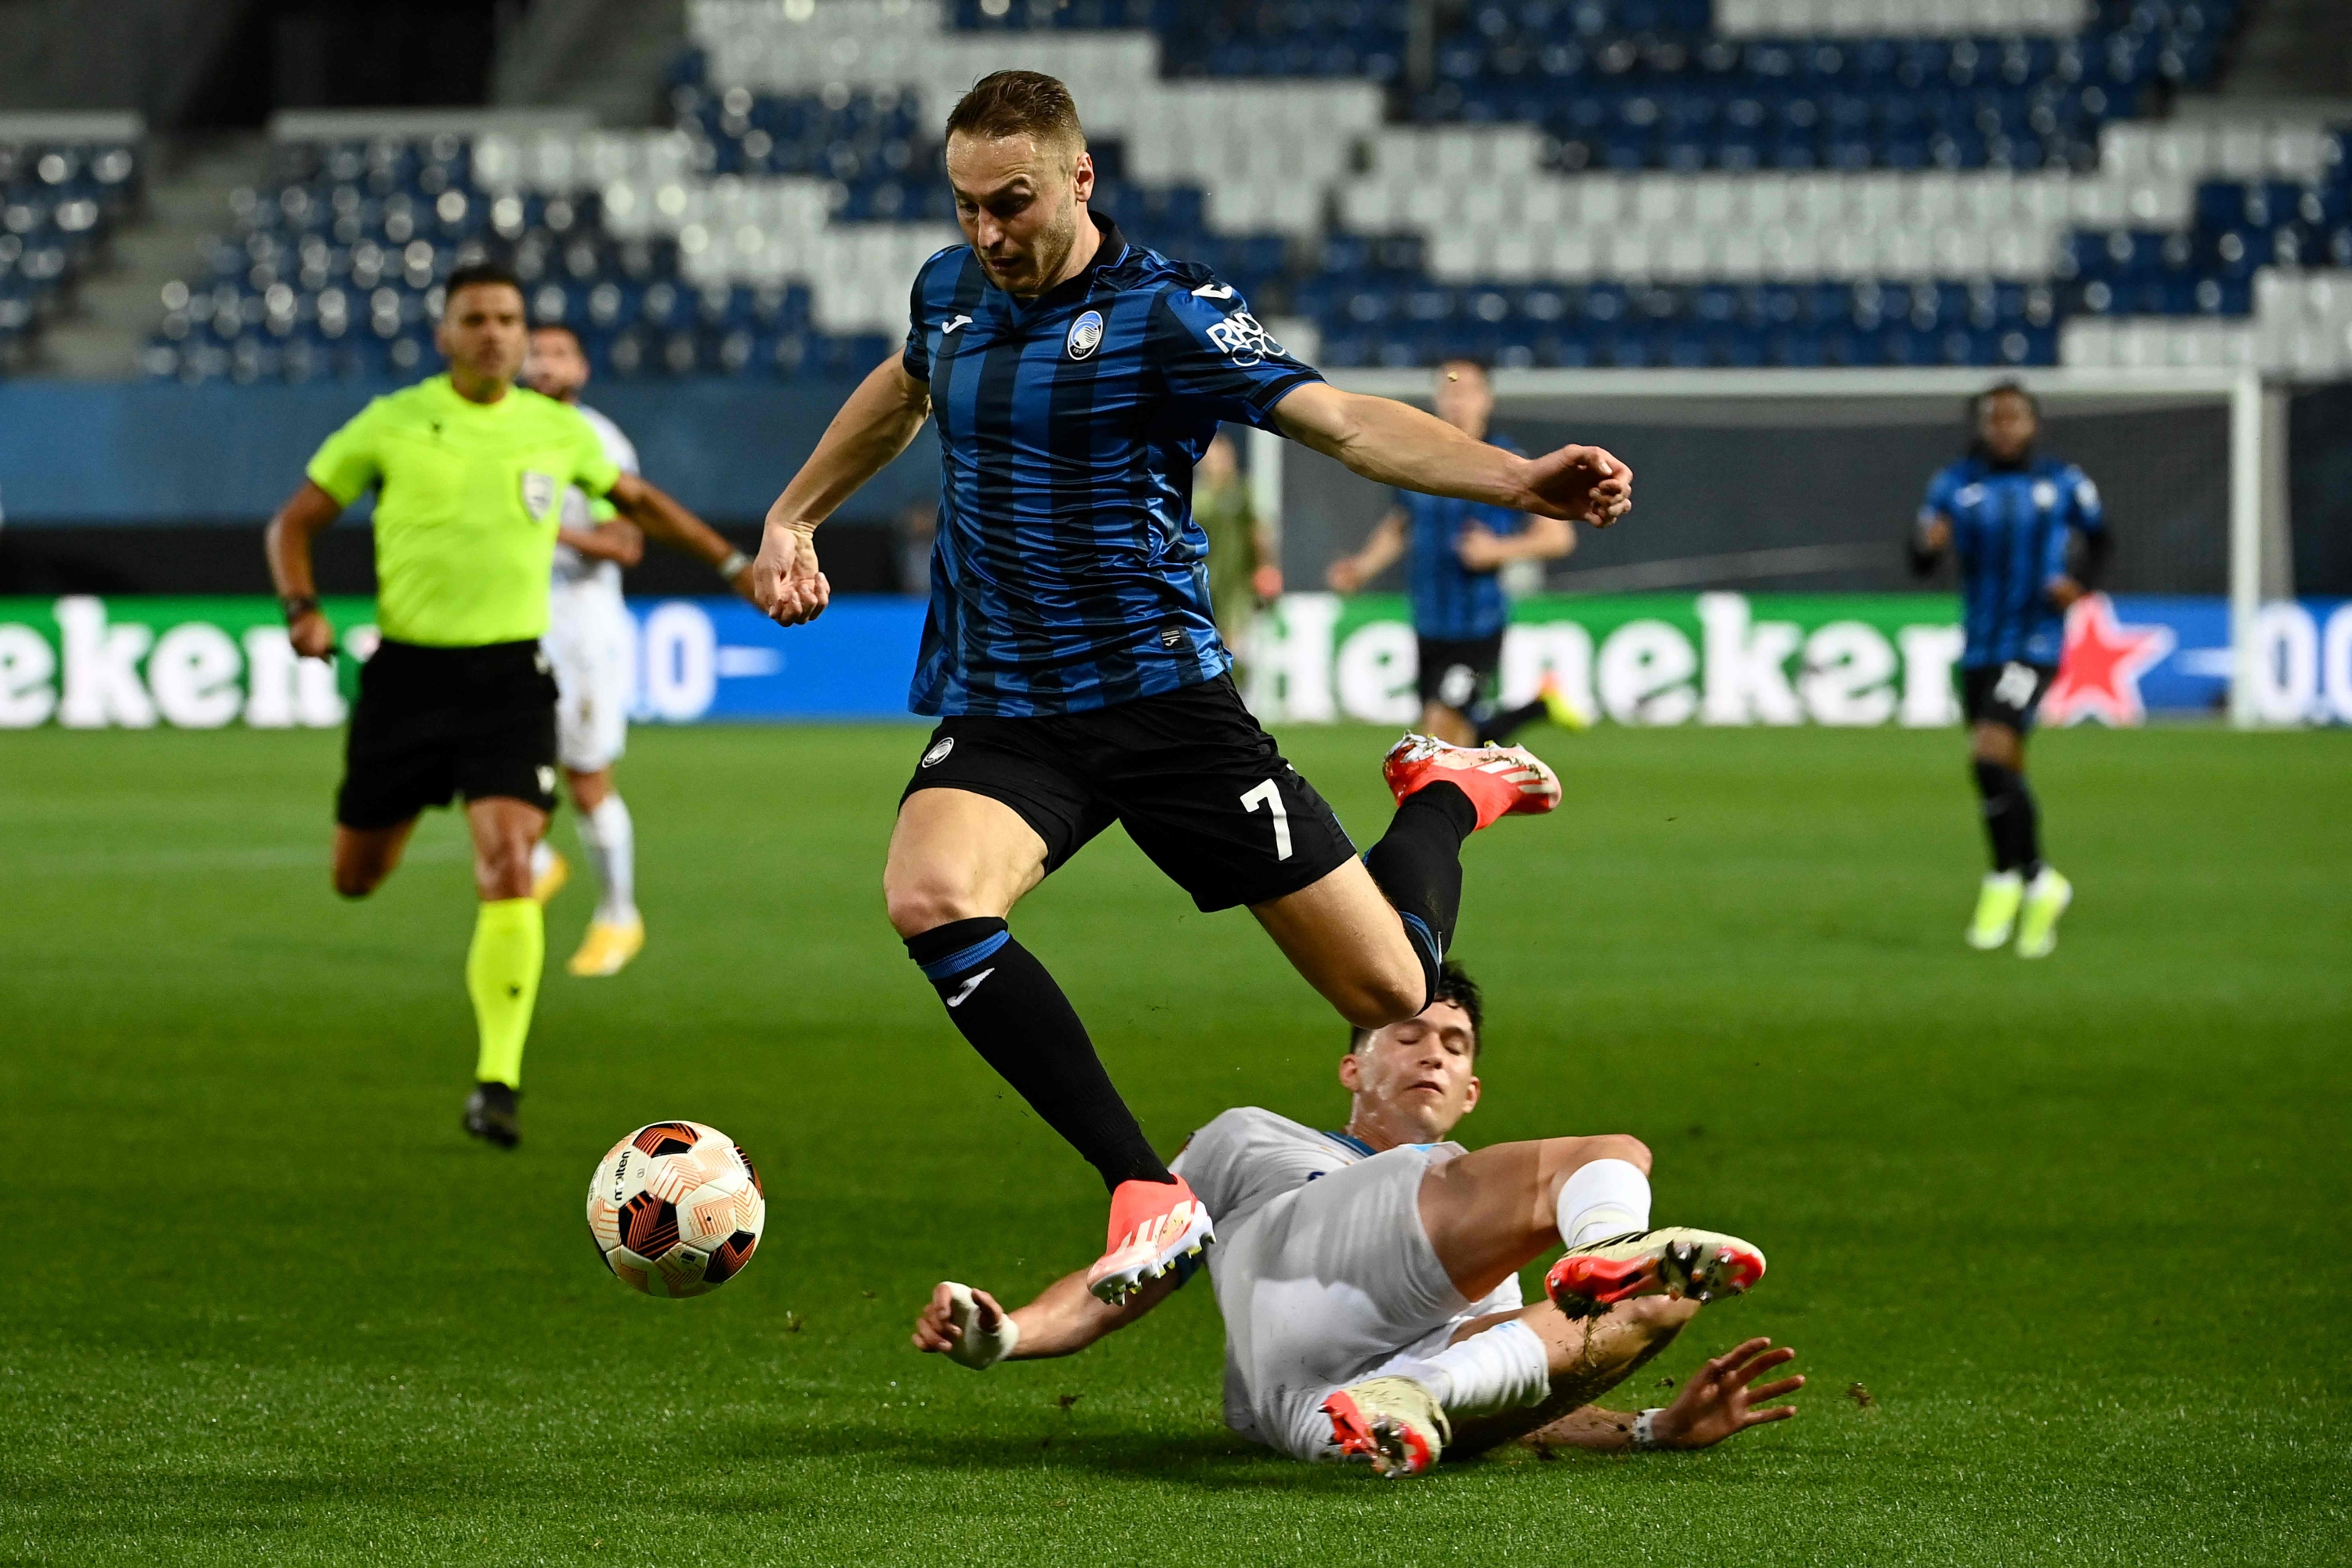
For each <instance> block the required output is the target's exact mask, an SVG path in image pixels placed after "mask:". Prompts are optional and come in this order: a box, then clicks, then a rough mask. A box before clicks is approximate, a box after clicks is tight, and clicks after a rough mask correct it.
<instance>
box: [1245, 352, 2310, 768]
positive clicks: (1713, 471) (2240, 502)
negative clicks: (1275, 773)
mask: <svg viewBox="0 0 2352 1568" xmlns="http://www.w3.org/2000/svg"><path fill="white" fill-rule="evenodd" d="M1994 379H1995V376H1994V374H1993V373H1990V372H1986V371H1981V370H1966V369H1963V370H1940V369H1937V370H1917V371H1887V370H1853V371H1836V370H1828V371H1794V372H1779V371H1655V372H1652V371H1532V370H1528V371H1512V370H1500V371H1496V373H1495V374H1494V377H1493V380H1494V387H1495V392H1496V411H1495V416H1494V426H1495V429H1496V431H1497V432H1498V433H1500V434H1502V435H1506V436H1508V437H1511V438H1512V439H1514V440H1515V441H1517V443H1518V445H1519V446H1520V447H1522V448H1524V449H1526V450H1528V451H1530V452H1534V451H1540V450H1544V449H1547V448H1549V447H1556V446H1559V445H1560V444H1561V443H1563V442H1567V441H1571V440H1572V441H1580V442H1585V443H1590V444H1594V445H1599V446H1603V447H1608V448H1609V449H1610V450H1612V451H1613V452H1615V453H1616V454H1617V455H1618V456H1620V457H1621V458H1624V459H1625V460H1626V461H1628V462H1629V463H1631V464H1632V465H1633V468H1634V472H1635V476H1636V492H1635V493H1636V505H1635V510H1634V511H1633V515H1632V516H1631V517H1630V518H1628V519H1627V520H1626V521H1625V522H1624V523H1622V525H1620V526H1619V527H1617V528H1613V529H1611V530H1609V531H1605V532H1600V531H1593V530H1591V529H1581V528H1580V530H1579V531H1578V532H1579V543H1578V547H1577V549H1576V551H1575V552H1574V554H1573V555H1572V556H1571V557H1570V558H1569V559H1568V560H1567V561H1564V562H1559V563H1552V565H1551V567H1550V569H1549V571H1548V572H1545V573H1543V574H1539V575H1538V574H1529V576H1528V578H1524V579H1522V580H1519V581H1517V582H1514V583H1512V584H1510V586H1512V587H1513V588H1514V589H1515V590H1516V592H1517V594H1518V595H1520V596H1519V597H1518V598H1517V602H1516V603H1515V605H1514V606H1513V613H1512V625H1511V627H1510V630H1509V632H1508V634H1507V639H1506V647H1505V653H1504V663H1503V669H1502V673H1501V692H1500V696H1501V699H1502V700H1505V701H1518V700H1525V699H1526V698H1527V697H1528V696H1529V695H1531V694H1532V693H1533V692H1534V690H1535V689H1537V687H1538V683H1539V682H1540V681H1541V680H1542V679H1544V677H1545V676H1546V675H1547V674H1549V675H1550V676H1551V677H1553V678H1554V679H1557V680H1558V681H1559V683H1560V684H1561V685H1562V686H1563V687H1564V688H1565V689H1566V691H1567V693H1568V695H1569V698H1570V701H1571V702H1573V703H1575V704H1577V705H1578V706H1579V707H1580V708H1582V709H1583V710H1585V711H1586V712H1587V713H1588V714H1591V715H1592V716H1594V717H1596V718H1599V719H1604V720H1610V721H1618V722H1624V723H1681V722H1693V721H1696V722H1711V723H1801V722H1822V723H1836V724H1873V723H1906V724H1915V725H1937V724H1950V723H1957V722H1958V721H1959V713H1958V703H1957V700H1956V699H1955V697H1954V694H1953V687H1954V682H1953V679H1952V667H1953V665H1954V662H1955V661H1956V660H1957V658H1958V653H1959V648H1960V634H1959V626H1958V622H1959V611H1958V597H1957V594H1956V592H1955V588H1954V584H1953V581H1952V577H1951V568H1950V566H1949V565H1948V564H1947V565H1945V566H1944V567H1942V568H1940V569H1939V573H1938V574H1937V576H1934V577H1931V578H1928V579H1927V580H1925V581H1924V582H1923V581H1922V580H1920V579H1917V578H1916V577H1914V576H1913V575H1912V574H1911V572H1910V569H1909V564H1908V562H1907V560H1906V553H1905V551H1904V549H1903V538H1904V534H1905V531H1906V527H1907V526H1908V525H1909V524H1910V522H1911V521H1912V520H1913V519H1914V518H1915V517H1916V515H1917V512H1918V510H1919V506H1920V501H1921V498H1922V496H1923V495H1924V493H1925V491H1926V489H1927V480H1928V478H1929V476H1930V475H1932V474H1933V473H1934V472H1935V471H1936V470H1937V468H1940V467H1942V466H1943V465H1944V464H1946V463H1948V462H1950V461H1951V460H1953V459H1954V458H1957V457H1958V456H1959V455H1960V454H1961V453H1962V451H1963V450H1964V449H1965V447H1966V446H1967V444H1968V438H1969V437H1968V430H1967V424H1966V416H1967V410H1968V407H1969V399H1970V398H1971V397H1972V396H1973V395H1975V394H1977V393H1979V392H1981V391H1982V390H1983V389H1984V388H1985V387H1986V386H1987V385H1989V384H1990V383H1991V382H1992V381H1993V380H1994ZM2021 379H2022V380H2023V381H2024V383H2025V384H2026V385H2027V387H2028V388H2029V390H2031V391H2032V393H2033V394H2034V395H2035V397H2036V398H2037V399H2038V400H2039V401H2040V403H2041V405H2042V437H2041V440H2040V443H2039V450H2040V451H2041V452H2042V453H2044V454H2047V455H2049V456H2052V457H2055V458H2063V459H2064V460H2066V461H2070V462H2073V463H2075V464H2078V465H2079V466H2080V467H2081V468H2083V469H2084V471H2085V472H2086V473H2087V474H2088V475H2089V476H2090V477H2091V479H2093V481H2094V482H2095V484H2096V485H2097V487H2098V488H2099V490H2100V492H2101V497H2102V500H2103V502H2104V506H2105V514H2106V519H2107V523H2108V526H2109V528H2110V530H2111V531H2112V533H2113V538H2114V546H2113V552H2112V554H2111V556H2110V557H2109V560H2108V563H2107V567H2106V572H2105V576H2104V578H2103V579H2102V581H2101V583H2100V584H2099V586H2100V588H2101V590H2102V592H2101V593H2100V594H2099V595H2095V596H2094V598H2093V599H2091V600H2086V601H2084V603H2083V604H2082V605H2078V606H2077V608H2076V609H2075V611H2074V613H2073V614H2072V615H2071V616H2070V617H2069V621H2068V626H2067V636H2066V643H2067V655H2066V658H2065V659H2064V660H2063V663H2062V670H2061V675H2060V678H2059V679H2058V681H2057V682H2056V684H2055V685H2054V686H2053V690H2052V694H2051V698H2050V700H2049V701H2048V703H2047V704H2046V706H2045V710H2044V711H2045V717H2046V718H2047V719H2048V720H2049V721H2053V722H2060V723H2065V722H2076V721H2083V720H2086V719H2087V720H2095V721H2105V722H2107V723H2114V724H2128V723H2138V722H2141V721H2143V720H2145V719H2147V718H2151V717H2154V718H2171V717H2193V716H2196V715H2200V714H2203V715H2214V714H2227V715H2228V716H2229V717H2230V718H2231V720H2232V721H2235V722H2237V723H2240V724H2257V723H2287V722H2305V721H2312V720H2315V719H2317V720H2334V721H2352V610H2347V609H2345V608H2344V607H2343V606H2331V605H2325V604H2316V603H2310V602H2303V603H2298V602H2297V601H2295V600H2294V599H2293V598H2292V597H2291V595H2289V593H2288V585H2287V584H2286V582H2285V571H2286V559H2285V557H2286V552H2285V548H2284V521H2283V512H2284V507H2283V504H2282V502H2281V498H2280V496H2279V495H2278V493H2277V492H2278V490H2279V489H2280V482H2279V481H2278V480H2277V479H2275V478H2274V477H2273V474H2272V472H2271V469H2272V463H2271V461H2270V459H2271V458H2273V456H2275V455H2277V454H2276V450H2275V448H2276V442H2275V441H2274V440H2273V439H2272V438H2271V435H2270V432H2269V431H2267V430H2266V426H2275V425H2277V424H2278V423H2279V422H2280V421H2279V420H2278V418H2277V416H2276V414H2275V411H2271V412H2269V413H2268V414H2267V415H2266V405H2265V394H2264V392H2263V388H2262V385H2261V384H2260V383H2259V381H2258V380H2256V379H2255V377H2254V376H2253V375H2252V373H2242V372H2238V371H2231V370H2186V369H2183V370H2169V371H2162V372H2118V371H2098V372H2089V371H2081V370H2042V371H2036V372H2030V373H2028V374H2025V375H2024V376H2023V377H2021ZM1335 380H1337V381H1338V382H1339V384H1340V385H1342V386H1345V387H1347V388H1349V389H1351V390H1356V391H1361V392H1371V393H1379V394H1382V395H1389V396H1398V397H1404V398H1407V399H1410V400H1414V401H1419V402H1422V403H1423V404H1424V405H1426V400H1427V396H1428V394H1429V389H1430V380H1431V376H1430V373H1428V372H1426V371H1418V370H1407V371H1379V372H1360V373H1352V374H1342V375H1340V376H1338V377H1335ZM1248 447H1249V459H1250V462H1251V465H1252V483H1253V487H1254V489H1255V491H1256V492H1257V495H1258V498H1259V500H1260V503H1261V507H1262V509H1264V508H1271V509H1273V510H1276V511H1277V512H1278V514H1279V518H1280V522H1281V530H1282V561H1283V565H1284V568H1285V576H1286V583H1287V584H1288V585H1289V586H1290V588H1291V589H1292V590H1294V591H1293V592H1291V593H1289V594H1287V595H1285V596H1284V598H1283V599H1282V601H1281V602H1280V603H1279V604H1278V605H1276V606H1274V607H1273V608H1272V609H1271V610H1270V611H1269V612H1268V613H1267V614H1266V615H1265V616H1262V617H1260V620H1259V623H1258V626H1257V627H1256V629H1255V632H1254V635H1253V637H1252V638H1251V641H1252V643H1253V644H1254V646H1253V647H1251V648H1250V649H1249V650H1248V658H1247V660H1246V663H1247V665H1248V668H1249V679H1250V682H1251V697H1252V701H1253V703H1254V705H1255V706H1256V707H1257V708H1258V709H1259V710H1260V711H1261V712H1262V713H1265V714H1266V715H1268V716H1269V717H1279V718H1283V719H1287V720H1291V721H1318V720H1332V719H1343V718H1354V719H1362V720H1370V721H1381V722H1392V721H1410V719H1411V718H1412V716H1413V715H1414V714H1416V713H1417V712H1418V702H1417V700H1416V699H1415V698H1414V696H1413V674H1414V668H1413V659H1414V652H1413V638H1412V632H1411V628H1410V626H1409V625H1408V624H1407V621H1406V616H1405V608H1404V604H1403V601H1402V597H1401V594H1402V578H1401V575H1400V574H1398V573H1396V572H1393V571H1392V572H1391V574H1390V575H1389V577H1388V578H1386V579H1384V580H1383V581H1382V582H1381V584H1375V585H1374V590H1373V591H1372V592H1370V593H1367V594H1365V595H1359V596H1358V597H1356V598H1353V599H1344V600H1343V599H1341V598H1339V597H1338V596H1336V595H1329V594H1325V593H1322V592H1319V589H1320V588H1321V585H1322V581H1323V573H1324V570H1325V568H1326V567H1327V566H1328V563H1330V562H1331V561H1332V560H1333V559H1335V558H1336V557H1338V556H1339V555H1340V554H1343V553H1345V552H1349V551H1351V550H1353V549H1355V548H1356V547H1357V546H1358V545H1360V543H1361V542H1362V540H1363V538H1364V536H1365V534H1366V532H1367V531H1369V530H1370V528H1371V526H1372V525H1373V523H1374V522H1376V521H1378V520H1379V519H1380V517H1381V515H1382V514H1383V513H1384V512H1385V511H1386V510H1388V505H1389V497H1388V495H1387V493H1386V492H1385V491H1383V490H1382V489H1381V488H1380V487H1378V486H1376V485H1373V484H1370V483H1369V482H1367V481H1365V480H1362V479H1358V478H1357V477H1356V476H1354V475H1353V474H1350V473H1349V472H1348V471H1347V470H1346V469H1344V468H1341V467H1339V465H1338V464H1336V463H1333V462H1329V461H1328V460H1326V459H1324V458H1321V457H1318V456H1317V455H1315V454H1313V453H1309V452H1307V451H1304V450H1303V449H1300V448H1297V447H1291V446H1289V445H1288V444H1287V443H1285V442H1283V441H1281V440H1279V439H1277V438H1275V437H1266V436H1263V435H1254V436H1253V438H1252V439H1251V440H1250V442H1249V443H1248ZM2266 517H2267V518H2268V519H2269V521H2268V524H2267V525H2266V521H2265V520H2266ZM1383 588H1385V589H1388V590H1389V592H1387V593H1385V594H1383V593H1381V592H1380V591H1379V590H1381V589H1383Z"/></svg>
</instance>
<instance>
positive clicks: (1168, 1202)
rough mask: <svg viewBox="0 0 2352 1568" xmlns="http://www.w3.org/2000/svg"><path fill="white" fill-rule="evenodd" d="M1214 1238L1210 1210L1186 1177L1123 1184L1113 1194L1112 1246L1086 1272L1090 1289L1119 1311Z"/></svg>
mask: <svg viewBox="0 0 2352 1568" xmlns="http://www.w3.org/2000/svg"><path fill="white" fill-rule="evenodd" d="M1216 1239H1217V1233H1216V1230H1215V1227H1214V1226H1212V1225H1211V1224H1210V1222H1209V1211H1208V1210H1207V1209H1205V1208H1203V1207H1202V1206H1201V1200H1200V1199H1198V1198H1196V1197H1194V1196H1193V1195H1192V1187H1191V1186H1189V1185H1187V1184H1186V1183H1185V1181H1184V1178H1183V1177H1181V1176H1178V1177H1176V1178H1175V1179H1174V1180H1172V1181H1166V1182H1121V1183H1120V1184H1118V1188H1117V1190H1115V1191H1114V1192H1113V1193H1112V1194H1111V1195H1110V1241H1109V1245H1108V1247H1106V1248H1105V1249H1104V1251H1103V1255H1102V1257H1101V1258H1098V1259H1097V1261H1096V1263H1095V1266H1094V1267H1093V1268H1089V1269H1087V1289H1089V1290H1091V1291H1093V1292H1094V1293H1095V1295H1096V1296H1097V1298H1098V1299H1100V1300H1105V1301H1108V1302H1109V1303H1110V1304H1111V1305H1112V1306H1114V1307H1116V1306H1118V1304H1119V1303H1120V1302H1121V1301H1124V1300H1127V1298H1128V1297H1129V1296H1131V1295H1133V1294H1134V1293H1135V1292H1136V1291H1138V1290H1139V1289H1143V1287H1144V1285H1145V1284H1146V1283H1147V1282H1148V1281H1150V1280H1153V1279H1159V1278H1160V1276H1161V1275H1163V1274H1165V1273H1167V1272H1168V1271H1169V1270H1170V1269H1171V1268H1175V1267H1176V1265H1177V1261H1178V1260H1179V1259H1180V1258H1187V1257H1192V1258H1198V1257H1199V1256H1200V1255H1201V1248H1202V1247H1206V1246H1207V1245H1208V1244H1209V1243H1211V1242H1213V1241H1214V1240H1216Z"/></svg>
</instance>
